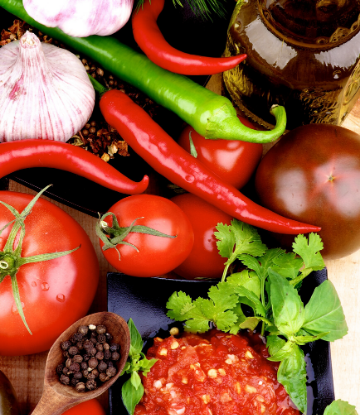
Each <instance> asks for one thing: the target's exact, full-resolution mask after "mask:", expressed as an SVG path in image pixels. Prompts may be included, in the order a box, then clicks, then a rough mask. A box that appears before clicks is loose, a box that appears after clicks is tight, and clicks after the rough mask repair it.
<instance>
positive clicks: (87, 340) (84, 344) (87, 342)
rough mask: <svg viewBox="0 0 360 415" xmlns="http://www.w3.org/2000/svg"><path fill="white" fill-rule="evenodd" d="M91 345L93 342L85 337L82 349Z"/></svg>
mask: <svg viewBox="0 0 360 415" xmlns="http://www.w3.org/2000/svg"><path fill="white" fill-rule="evenodd" d="M93 346H94V345H93V342H91V341H90V340H89V339H86V340H85V341H84V343H83V347H84V349H90V348H91V347H93Z"/></svg>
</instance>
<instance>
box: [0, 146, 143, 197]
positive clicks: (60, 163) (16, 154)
mask: <svg viewBox="0 0 360 415" xmlns="http://www.w3.org/2000/svg"><path fill="white" fill-rule="evenodd" d="M30 167H51V168H54V169H59V170H66V171H69V172H71V173H75V174H77V175H79V176H83V177H86V178H87V179H89V180H92V181H93V182H96V183H98V184H100V185H102V186H104V187H107V188H108V189H111V190H115V191H117V192H120V193H125V194H130V195H132V194H139V193H143V192H144V191H145V190H146V188H147V186H148V184H149V177H148V176H144V177H143V179H142V180H141V181H140V182H134V181H132V180H130V179H129V178H127V177H126V176H124V175H123V174H122V173H120V172H119V171H118V170H116V169H115V168H114V167H112V166H111V165H109V164H107V163H105V162H104V161H103V160H101V159H100V158H99V157H97V156H95V155H94V154H91V153H89V152H88V151H85V150H84V149H81V148H79V147H75V146H73V145H71V144H67V143H62V142H59V141H51V140H36V139H34V140H21V141H11V142H7V143H1V144H0V178H1V177H4V176H7V175H8V174H10V173H13V172H14V171H17V170H21V169H27V168H30Z"/></svg>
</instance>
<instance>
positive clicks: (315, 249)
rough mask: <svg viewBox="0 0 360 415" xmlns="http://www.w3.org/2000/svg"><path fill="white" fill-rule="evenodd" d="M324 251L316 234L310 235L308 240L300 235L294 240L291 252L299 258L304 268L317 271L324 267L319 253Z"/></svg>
mask: <svg viewBox="0 0 360 415" xmlns="http://www.w3.org/2000/svg"><path fill="white" fill-rule="evenodd" d="M322 249H324V244H323V243H322V241H321V238H320V236H319V235H318V234H317V233H310V234H309V240H307V239H306V237H305V236H304V235H302V234H300V235H298V236H297V237H296V238H295V241H294V243H293V251H294V252H295V253H297V254H298V255H300V256H301V258H302V259H303V261H304V264H305V268H310V269H311V270H313V271H319V270H321V269H323V268H324V267H325V263H324V260H323V258H322V256H321V254H320V252H319V251H321V250H322Z"/></svg>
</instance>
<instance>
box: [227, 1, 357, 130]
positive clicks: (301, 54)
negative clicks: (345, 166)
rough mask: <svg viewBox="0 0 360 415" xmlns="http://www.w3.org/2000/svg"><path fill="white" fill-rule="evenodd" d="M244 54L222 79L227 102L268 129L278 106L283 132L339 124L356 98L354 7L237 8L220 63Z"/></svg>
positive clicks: (288, 4) (286, 4) (263, 4)
mask: <svg viewBox="0 0 360 415" xmlns="http://www.w3.org/2000/svg"><path fill="white" fill-rule="evenodd" d="M244 52H246V53H247V54H248V58H247V60H246V61H245V63H243V64H240V65H239V66H238V67H237V68H234V69H232V70H230V71H227V72H225V73H224V82H225V85H226V87H227V89H228V91H229V93H230V95H231V97H232V99H233V100H234V102H235V103H236V104H237V105H238V106H239V107H240V109H242V110H243V111H244V112H245V113H246V114H247V115H248V116H250V117H251V118H252V119H254V120H255V121H257V122H258V123H260V124H262V125H265V126H267V127H270V126H271V125H273V123H274V119H273V117H272V116H271V114H270V112H269V111H270V108H271V106H272V105H273V104H280V105H284V106H285V108H286V111H287V116H288V124H287V128H288V129H292V128H295V127H297V126H299V125H303V124H309V123H330V124H340V123H341V122H342V121H343V120H344V118H345V117H346V115H347V114H348V113H349V112H350V110H351V108H352V107H353V105H354V104H355V102H356V100H357V99H358V98H359V96H360V89H359V88H360V2H359V1H354V0H351V1H350V0H318V1H315V0H258V1H255V0H249V1H248V2H243V3H242V4H239V5H238V6H237V7H236V9H235V11H234V14H233V18H232V22H231V25H230V28H229V32H228V39H227V45H226V53H225V54H226V56H230V55H235V54H237V53H244Z"/></svg>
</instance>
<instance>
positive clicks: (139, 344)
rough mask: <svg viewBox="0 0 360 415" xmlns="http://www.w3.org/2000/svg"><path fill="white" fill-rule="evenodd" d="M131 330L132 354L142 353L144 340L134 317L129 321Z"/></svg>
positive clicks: (130, 352)
mask: <svg viewBox="0 0 360 415" xmlns="http://www.w3.org/2000/svg"><path fill="white" fill-rule="evenodd" d="M128 326H129V331H130V351H129V354H130V356H133V355H138V354H140V353H141V350H142V348H143V340H142V338H141V335H140V333H139V331H138V329H137V328H136V326H135V324H134V322H133V320H132V318H130V319H129V321H128Z"/></svg>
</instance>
